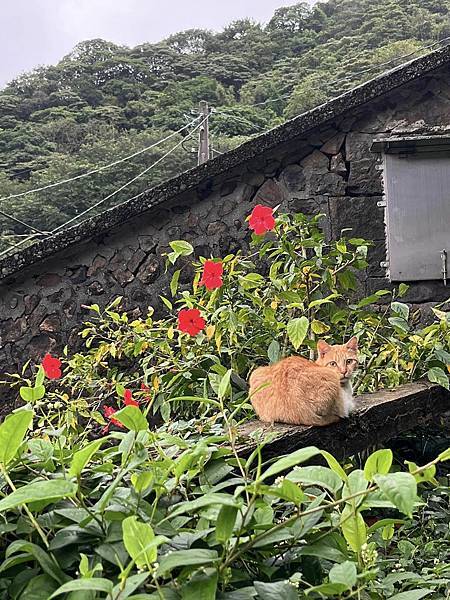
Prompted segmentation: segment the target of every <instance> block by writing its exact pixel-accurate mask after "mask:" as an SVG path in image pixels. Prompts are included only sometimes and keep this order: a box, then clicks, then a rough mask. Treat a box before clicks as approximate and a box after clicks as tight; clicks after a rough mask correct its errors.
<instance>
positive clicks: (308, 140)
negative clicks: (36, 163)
mask: <svg viewBox="0 0 450 600" xmlns="http://www.w3.org/2000/svg"><path fill="white" fill-rule="evenodd" d="M449 75H450V73H449V68H448V66H445V67H441V68H440V70H438V71H432V72H431V73H429V74H427V75H423V76H422V77H421V78H420V79H418V80H416V81H413V82H407V83H405V84H403V86H402V87H398V88H396V89H394V90H392V91H387V92H386V93H385V94H384V95H383V96H380V97H378V98H376V99H370V98H369V101H368V102H367V103H365V104H363V105H362V106H359V107H358V108H354V107H353V108H352V107H351V108H350V109H349V110H348V111H347V112H342V111H341V113H340V116H334V115H332V116H331V117H330V119H328V120H325V121H323V122H321V123H320V125H316V126H315V127H312V128H310V129H309V131H308V132H307V133H305V132H302V134H301V135H299V136H298V137H295V138H293V139H291V140H290V141H289V142H286V141H284V140H281V141H280V143H279V144H278V145H277V146H275V147H272V148H271V149H269V150H265V151H263V152H261V154H260V155H258V156H254V157H251V158H250V159H249V160H247V161H245V160H243V161H242V162H241V163H240V164H238V165H235V164H234V165H232V166H230V168H229V169H227V170H225V171H224V172H221V173H215V172H214V168H212V169H211V172H209V171H208V170H207V166H206V167H205V169H204V170H203V171H202V172H204V177H203V179H202V180H201V181H200V183H198V185H195V186H194V187H193V188H190V189H186V188H184V191H182V190H183V185H181V184H180V183H179V180H177V182H178V183H176V185H175V183H174V184H173V189H174V191H173V193H172V194H171V196H170V197H169V198H167V199H165V200H164V201H163V202H162V203H161V204H159V205H155V206H154V207H151V206H150V207H148V206H144V207H143V212H141V214H135V215H133V216H131V217H130V218H128V219H126V218H125V219H123V220H122V221H121V222H120V223H119V224H118V223H114V224H113V225H112V226H109V225H108V219H109V218H110V217H109V216H108V214H109V213H108V214H106V213H105V217H104V218H103V221H101V220H98V221H95V222H94V229H95V232H93V233H92V235H91V236H90V237H89V238H88V239H85V236H84V237H83V235H81V234H77V236H78V237H77V241H76V243H74V244H72V245H71V246H70V247H67V248H65V249H64V248H63V249H60V250H58V252H56V253H54V254H53V255H50V256H46V257H44V258H42V259H41V260H39V261H37V262H35V263H34V264H29V265H28V266H27V264H20V265H19V266H20V270H16V272H11V273H10V274H9V275H8V274H6V275H5V276H4V278H3V279H0V372H6V371H7V372H14V371H15V370H17V369H18V367H19V365H21V364H23V363H24V362H25V361H26V360H28V358H31V359H32V360H40V359H41V358H42V356H43V355H44V353H45V352H48V351H49V352H59V351H61V349H62V348H63V346H64V345H65V344H67V343H69V342H70V343H71V344H74V345H76V344H78V343H79V340H78V338H77V336H76V331H77V327H79V325H80V323H81V322H82V321H83V320H86V319H87V318H88V316H89V312H88V311H87V310H86V308H85V306H86V305H89V304H92V303H94V302H95V303H98V304H100V305H101V306H106V305H107V304H108V303H109V302H111V301H112V300H113V299H114V298H115V297H116V296H118V295H120V296H123V298H124V300H123V308H125V309H126V310H129V311H133V314H135V315H138V314H145V313H146V311H147V310H148V307H149V306H153V307H154V308H155V309H156V310H157V311H160V310H162V307H161V302H160V300H159V295H160V294H163V295H167V294H168V285H169V280H168V276H167V275H166V274H165V272H164V271H165V269H164V261H165V258H164V256H163V254H164V253H166V252H168V251H169V249H170V248H169V242H170V241H171V240H173V239H184V240H187V241H189V242H190V243H191V244H193V246H194V248H195V253H196V255H197V256H198V255H203V256H210V255H212V256H215V257H218V256H223V255H225V254H227V253H229V252H235V251H237V250H239V249H244V250H245V249H246V248H247V247H248V242H249V238H250V234H249V230H248V226H247V223H246V217H247V216H248V214H249V213H250V212H251V210H252V208H253V207H254V206H255V205H256V204H265V205H270V206H278V205H279V206H280V210H281V211H286V210H289V211H302V212H305V213H306V214H317V213H318V212H320V213H323V214H324V215H325V216H324V218H323V227H324V230H325V234H326V236H327V237H328V238H329V239H333V238H336V237H338V236H339V235H340V232H341V230H342V229H349V230H350V231H348V232H347V233H346V236H348V237H365V238H367V239H371V240H373V241H374V242H375V245H374V247H373V248H371V250H370V252H369V262H370V265H369V267H368V269H367V272H366V273H365V274H364V276H363V277H362V278H361V290H360V293H361V294H365V293H371V292H373V291H375V290H377V289H382V288H389V287H391V284H390V283H389V281H388V280H387V279H386V278H385V276H384V275H385V271H384V269H383V268H382V267H380V262H381V261H383V260H385V225H384V212H383V209H382V208H380V207H379V206H378V205H377V202H378V201H379V200H381V199H382V198H383V182H382V173H381V171H380V170H379V168H378V157H377V155H375V154H373V153H371V152H370V146H371V144H372V142H373V141H374V140H375V139H377V138H379V137H386V136H389V135H399V132H402V133H404V134H411V135H415V134H421V135H423V134H424V133H430V134H436V135H437V134H442V132H446V131H448V128H449V124H450V107H449V104H450V103H449V98H450V77H449ZM224 160H225V159H224ZM166 187H167V186H166ZM169 187H170V186H169ZM155 204H156V203H155ZM133 210H136V206H134V205H133ZM100 222H103V230H100V227H99V225H98V224H99V223H100ZM18 264H19V263H18ZM0 267H1V265H0ZM0 271H1V269H0ZM8 272H9V271H8ZM191 276H192V271H191V270H189V268H187V269H186V270H183V276H182V279H181V283H182V284H188V283H189V281H190V278H191ZM447 296H448V288H447V289H446V288H444V286H443V285H442V283H441V282H418V283H417V284H412V285H411V287H410V291H409V293H408V296H407V300H408V301H409V302H411V303H413V304H414V305H415V306H419V307H420V305H421V304H422V303H424V305H425V304H426V307H427V309H429V303H430V302H432V301H441V300H444V299H445V298H446V297H447Z"/></svg>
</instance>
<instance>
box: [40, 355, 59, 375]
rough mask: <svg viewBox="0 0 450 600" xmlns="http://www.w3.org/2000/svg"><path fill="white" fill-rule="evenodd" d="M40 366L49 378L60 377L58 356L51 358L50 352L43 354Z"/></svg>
mask: <svg viewBox="0 0 450 600" xmlns="http://www.w3.org/2000/svg"><path fill="white" fill-rule="evenodd" d="M42 368H43V369H44V373H45V375H46V376H47V377H48V378H49V379H59V378H60V377H61V361H60V360H59V358H53V357H52V356H50V354H46V355H45V356H44V360H43V361H42Z"/></svg>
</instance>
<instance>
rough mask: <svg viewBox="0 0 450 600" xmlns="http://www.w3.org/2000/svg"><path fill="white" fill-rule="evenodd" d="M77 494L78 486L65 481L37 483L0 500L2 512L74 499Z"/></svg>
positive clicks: (51, 480)
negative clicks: (30, 505)
mask: <svg viewBox="0 0 450 600" xmlns="http://www.w3.org/2000/svg"><path fill="white" fill-rule="evenodd" d="M76 492H77V486H76V484H74V483H71V482H70V481H66V480H64V479H50V480H48V481H35V482H33V483H29V484H28V485H24V486H22V487H20V488H18V489H17V490H16V491H15V492H12V493H11V494H9V495H8V496H6V498H3V500H0V511H5V510H10V509H11V508H16V507H17V506H20V505H21V504H29V503H30V502H40V501H42V500H45V501H55V500H60V499H61V498H72V497H73V496H75V494H76Z"/></svg>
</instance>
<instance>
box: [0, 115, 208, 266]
mask: <svg viewBox="0 0 450 600" xmlns="http://www.w3.org/2000/svg"><path fill="white" fill-rule="evenodd" d="M197 120H198V118H196V119H194V120H193V121H191V124H192V123H194V122H195V121H197ZM204 121H205V119H203V120H202V121H200V123H198V124H197V125H196V126H195V127H194V128H193V129H192V130H191V131H190V132H189V133H188V135H187V136H186V138H189V137H191V136H192V134H193V133H194V132H195V131H196V130H197V129H199V128H200V127H201V126H202V125H203V123H204ZM183 129H184V128H183ZM186 138H183V139H182V140H180V141H179V142H178V143H177V144H175V145H174V146H173V147H172V148H171V149H170V150H168V151H167V152H166V153H165V154H163V155H162V156H161V157H160V158H158V160H156V161H155V162H154V163H152V164H151V165H150V166H148V167H147V168H146V169H144V171H142V172H141V173H139V174H138V175H136V176H135V177H133V178H132V179H130V180H129V181H127V182H126V183H124V184H123V185H122V186H120V188H118V189H117V190H115V191H114V192H112V193H111V194H109V195H108V196H106V197H105V198H102V199H101V200H99V201H98V202H96V203H95V204H94V205H93V206H90V207H89V208H87V209H86V210H85V211H83V212H82V213H80V214H79V215H76V216H75V217H73V218H72V219H69V220H68V221H66V222H65V223H63V224H62V225H59V226H58V227H55V229H52V231H50V232H48V235H49V236H52V235H54V234H55V233H57V232H58V231H60V230H62V229H63V228H65V227H67V225H69V224H70V223H73V222H74V221H76V220H78V219H79V218H81V217H83V216H84V215H86V214H87V213H89V212H90V211H92V210H94V209H95V208H97V207H98V206H100V205H101V204H103V203H104V202H106V201H107V200H109V199H110V198H112V197H113V196H115V195H116V194H118V193H119V192H121V191H122V190H124V189H125V188H126V187H128V186H129V185H131V184H132V183H134V182H135V181H136V180H137V179H140V178H141V177H143V176H144V175H145V174H146V173H148V171H150V170H151V169H153V168H154V167H156V166H157V165H158V164H159V163H160V162H162V161H163V160H164V159H165V158H166V157H167V156H169V155H170V154H172V152H174V151H175V150H176V149H177V148H178V147H179V146H181V145H182V144H183V142H184V141H185V140H186ZM149 189H151V188H147V189H146V190H144V191H143V192H141V193H139V194H138V195H137V196H134V197H133V198H129V199H128V200H129V201H130V200H134V199H136V198H138V197H139V196H142V195H143V194H145V193H146V192H147V191H148V190H149ZM36 235H37V234H33V235H31V236H29V237H27V238H25V239H23V240H21V241H20V242H18V243H17V244H15V245H14V246H12V247H11V248H6V249H5V250H3V251H2V252H0V256H3V255H4V254H7V253H8V252H10V251H11V250H13V249H17V248H19V247H20V246H23V244H25V243H26V242H28V241H32V240H33V239H34V238H35V237H36Z"/></svg>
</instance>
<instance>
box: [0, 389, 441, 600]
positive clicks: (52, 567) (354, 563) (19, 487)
mask: <svg viewBox="0 0 450 600" xmlns="http://www.w3.org/2000/svg"><path fill="white" fill-rule="evenodd" d="M221 387H222V388H223V389H226V387H227V386H226V385H224V386H221ZM226 402H227V395H226V394H225V395H224V396H219V398H218V403H219V405H220V410H219V418H222V419H224V420H225V421H227V422H228V420H229V417H230V415H229V411H228V410H227V408H226ZM115 416H116V417H117V419H118V420H119V421H120V422H122V423H123V424H124V425H126V429H128V431H127V432H121V433H113V434H110V435H108V436H106V437H104V438H102V439H99V440H95V441H92V442H89V443H76V442H75V440H74V437H73V436H70V435H68V434H67V429H64V428H62V429H61V430H60V431H55V430H52V429H51V428H49V429H46V430H38V429H37V430H36V429H35V430H34V431H29V432H28V433H27V428H28V427H29V426H30V424H31V422H32V419H33V412H32V410H30V409H29V408H27V407H25V408H23V409H20V410H18V411H17V412H15V413H13V414H12V415H10V416H9V417H8V418H7V419H6V420H5V421H4V423H3V424H2V425H1V426H0V472H1V475H2V478H3V498H2V499H1V500H0V516H1V522H0V530H1V532H2V542H1V544H2V562H1V564H0V590H1V594H2V598H5V600H6V599H9V598H11V599H22V600H26V599H31V598H33V599H34V600H48V599H49V598H56V597H61V598H67V599H70V600H81V599H83V600H94V599H100V598H108V599H111V600H112V599H115V600H119V599H120V600H122V599H125V598H129V599H130V600H144V599H147V598H149V599H150V598H155V599H157V598H167V599H170V600H172V599H189V598H194V597H198V598H202V599H204V600H214V599H215V598H223V599H230V600H232V599H247V598H248V599H251V598H262V599H263V600H264V599H271V598H274V597H275V596H277V597H279V598H286V599H291V598H292V599H295V598H311V599H313V598H323V597H334V598H348V597H351V596H356V595H358V597H360V598H364V599H380V600H381V599H384V598H392V599H394V598H397V600H400V599H402V598H408V599H411V598H422V597H423V596H425V595H429V597H430V598H440V597H442V596H441V595H439V594H440V591H441V592H443V591H444V590H445V588H446V586H448V584H449V583H450V566H449V565H448V562H446V558H445V557H446V556H448V551H449V544H450V541H449V538H448V523H447V526H446V524H445V523H444V524H443V527H442V526H441V527H440V534H441V536H442V537H441V539H440V542H439V545H440V553H439V554H433V558H432V559H431V558H430V557H429V556H428V554H427V552H426V551H425V552H423V551H422V549H420V550H419V549H416V547H415V546H414V543H413V541H415V538H414V537H412V534H413V532H414V530H415V528H417V519H416V518H415V517H414V520H411V519H412V515H413V514H414V513H416V511H417V510H420V509H421V507H420V499H419V497H418V495H417V486H418V482H420V485H421V486H422V485H424V482H425V485H427V486H429V485H436V484H437V481H436V480H435V472H436V464H438V463H439V461H444V460H448V459H449V458H450V451H445V452H443V453H442V454H441V455H440V456H439V457H437V458H436V460H434V461H432V462H431V463H429V464H427V465H425V466H423V467H417V466H416V465H410V468H409V472H399V471H397V470H396V469H395V468H393V467H392V452H391V451H390V450H379V451H377V452H376V453H375V454H373V455H371V456H370V457H369V458H368V459H367V461H366V464H365V466H364V469H351V468H346V469H344V468H342V467H341V466H340V465H339V464H338V463H337V461H336V460H335V459H334V458H333V457H332V456H331V455H329V454H328V453H327V452H321V451H320V450H318V449H317V448H315V447H308V448H302V449H301V450H297V451H296V452H293V453H292V454H290V455H288V456H284V457H281V458H279V459H278V460H275V461H271V462H270V463H265V462H263V461H262V460H261V450H262V445H260V446H259V447H258V448H257V450H255V451H254V452H253V453H252V454H251V456H249V457H248V458H247V459H241V458H239V456H238V455H237V453H236V451H235V450H234V448H235V442H236V439H235V432H234V430H233V428H232V427H231V428H230V429H229V430H228V434H227V435H215V436H214V435H209V436H206V435H205V436H200V437H199V436H198V435H197V434H195V433H192V427H191V426H189V425H187V426H185V427H183V426H181V425H180V424H179V425H178V426H177V427H174V428H170V427H169V428H167V429H166V430H160V431H158V432H151V431H149V429H148V425H147V422H146V420H145V418H143V416H142V413H141V412H140V410H139V408H137V407H135V406H128V407H126V408H125V409H123V410H121V411H120V412H118V413H116V415H115ZM318 458H321V459H322V461H323V464H320V465H319V464H308V465H307V464H306V463H307V462H308V461H310V460H311V459H316V461H317V459H318ZM325 465H326V466H325ZM8 489H9V492H8ZM444 494H448V490H447V491H444ZM444 502H446V503H447V505H448V496H445V498H444ZM384 509H387V510H389V511H390V512H391V513H392V517H389V518H383V519H381V520H376V519H375V520H374V521H375V522H374V523H373V524H372V525H371V526H368V524H367V523H366V521H367V520H368V518H367V515H369V514H370V513H372V512H373V511H377V512H379V511H380V510H384ZM405 519H406V520H405ZM398 526H400V529H399V530H398V531H397V532H396V529H395V528H396V527H398ZM438 526H439V524H438ZM411 540H413V541H411ZM417 541H418V542H421V538H420V536H419V539H418V540H417ZM430 543H432V542H430ZM428 545H429V544H428ZM436 545H437V542H436ZM425 550H426V548H425ZM428 552H429V550H428ZM416 556H417V558H418V559H419V564H420V568H418V569H417V571H411V572H410V571H408V570H407V569H406V568H407V567H408V565H409V564H410V563H412V562H413V561H416V558H415V557H416ZM405 567H406V568H405ZM433 592H436V593H433ZM397 593H398V594H401V593H403V594H404V595H396V594H397ZM405 594H407V595H405Z"/></svg>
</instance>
